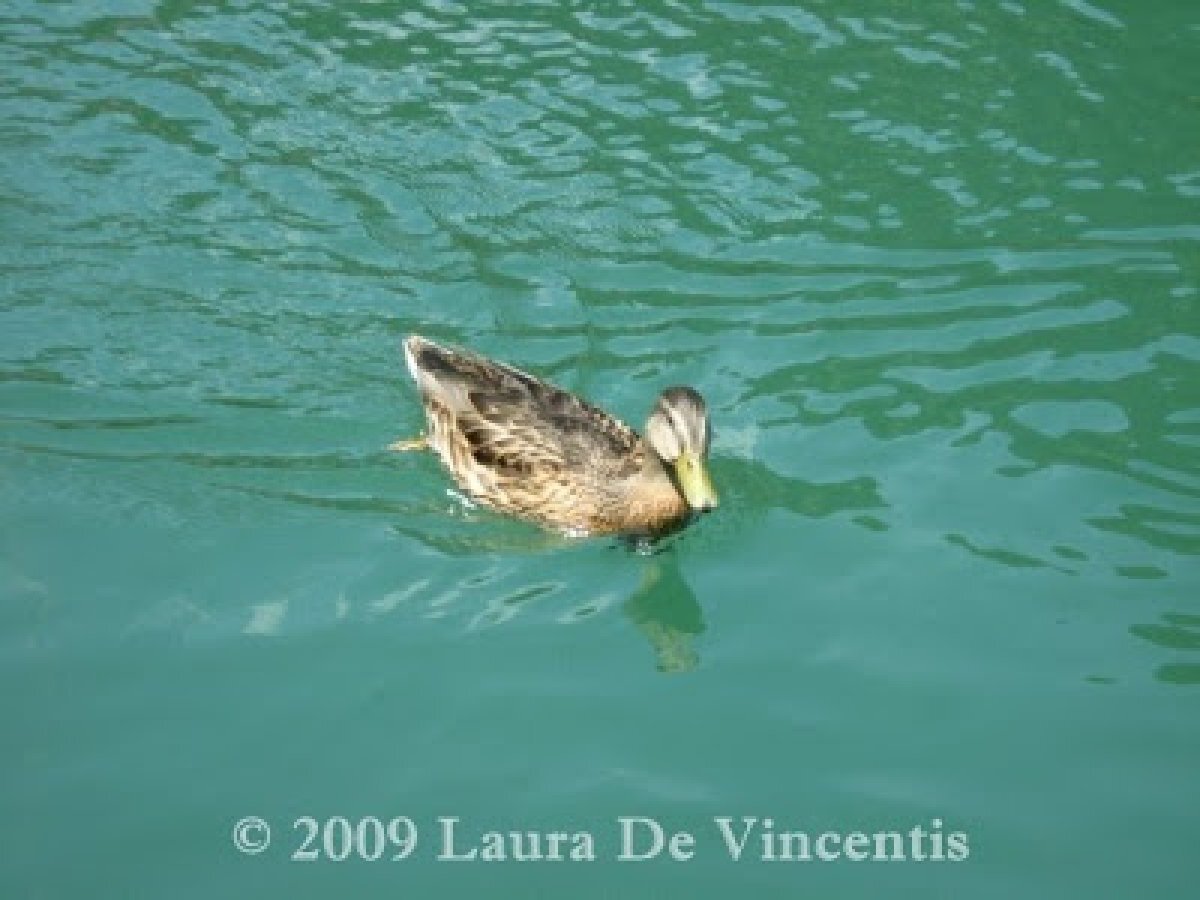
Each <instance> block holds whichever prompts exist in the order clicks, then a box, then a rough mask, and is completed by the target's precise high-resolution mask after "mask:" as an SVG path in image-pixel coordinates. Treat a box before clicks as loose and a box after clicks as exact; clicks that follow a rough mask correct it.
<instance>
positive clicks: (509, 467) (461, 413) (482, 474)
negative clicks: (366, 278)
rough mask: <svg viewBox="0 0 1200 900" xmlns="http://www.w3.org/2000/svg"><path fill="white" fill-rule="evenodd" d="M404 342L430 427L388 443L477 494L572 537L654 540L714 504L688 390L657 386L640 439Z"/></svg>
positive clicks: (705, 441)
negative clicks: (426, 457)
mask: <svg viewBox="0 0 1200 900" xmlns="http://www.w3.org/2000/svg"><path fill="white" fill-rule="evenodd" d="M403 347H404V358H405V362H406V363H407V366H408V371H409V374H410V375H411V376H412V379H413V381H414V382H415V383H416V386H417V388H418V390H419V391H420V394H421V402H422V406H423V407H424V412H425V419H426V424H427V430H426V431H425V432H424V434H422V436H421V437H419V438H416V439H413V440H402V441H397V442H395V443H393V444H391V445H390V446H389V449H391V450H396V451H411V450H431V451H433V453H434V454H436V456H437V457H438V459H439V460H440V461H441V463H442V465H443V466H444V467H445V469H446V470H447V472H449V474H450V476H451V477H452V478H453V479H454V481H455V483H456V484H457V485H458V487H459V489H460V490H461V491H462V492H463V493H465V494H466V495H467V496H468V497H469V498H470V499H471V500H473V501H474V502H476V503H478V504H480V505H482V506H485V507H489V508H491V509H494V510H496V511H498V512H500V513H503V514H506V515H509V516H513V517H516V518H519V519H523V520H526V521H529V522H532V523H534V524H536V525H538V526H541V527H542V528H545V529H549V530H553V531H557V532H560V533H562V534H566V535H571V536H590V535H605V534H617V535H625V536H629V537H654V536H656V535H661V534H664V533H668V532H671V531H674V530H677V529H679V528H681V527H683V526H685V525H686V524H688V523H689V522H690V521H691V520H692V519H694V518H695V517H697V515H698V514H702V513H707V512H710V511H712V510H714V509H716V508H717V505H718V498H717V492H716V490H715V488H714V487H713V483H712V479H711V477H710V475H709V471H708V453H709V446H710V443H711V428H710V426H709V415H708V406H707V404H706V403H705V401H704V398H703V397H702V396H701V395H700V393H699V392H698V391H696V390H695V389H694V388H691V387H687V386H675V387H668V388H666V389H665V390H663V391H662V392H661V393H660V394H659V395H658V398H657V399H656V400H655V402H654V405H653V406H652V407H651V410H650V413H649V416H648V417H647V419H646V425H645V436H644V437H643V436H642V435H640V434H638V433H637V432H636V431H635V430H634V429H633V428H631V427H629V426H628V425H626V424H625V423H624V422H622V421H620V420H619V419H617V418H616V417H614V416H612V415H610V414H609V413H607V412H605V411H604V410H602V409H600V408H599V407H597V406H594V405H592V404H591V403H589V402H588V401H586V400H584V399H583V398H581V397H578V396H576V395H575V394H573V393H571V392H569V391H566V390H564V389H562V388H560V387H558V386H556V385H554V384H551V383H549V382H548V381H544V380H542V379H540V378H537V377H535V376H533V375H531V374H529V373H528V372H524V371H522V370H520V369H518V368H515V367H513V366H510V365H508V364H506V363H502V362H498V361H496V360H493V359H489V358H487V357H485V356H483V355H481V354H478V353H474V352H472V351H470V350H467V349H464V348H461V347H456V346H444V345H442V344H438V343H436V342H434V341H432V340H429V339H428V338H425V337H422V336H420V335H415V334H414V335H411V336H409V337H407V338H406V339H405V340H404V343H403Z"/></svg>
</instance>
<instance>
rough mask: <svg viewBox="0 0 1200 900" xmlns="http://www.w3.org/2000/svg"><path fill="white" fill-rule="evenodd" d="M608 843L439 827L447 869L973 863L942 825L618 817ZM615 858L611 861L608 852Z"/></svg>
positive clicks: (587, 834)
mask: <svg viewBox="0 0 1200 900" xmlns="http://www.w3.org/2000/svg"><path fill="white" fill-rule="evenodd" d="M614 826H615V827H614V833H613V834H612V835H611V836H608V840H607V841H605V840H602V839H600V838H598V836H597V834H595V833H593V832H592V831H588V830H550V831H530V830H485V829H478V828H472V827H471V826H469V825H467V824H464V823H463V822H462V821H461V819H459V817H458V816H441V817H439V819H438V828H439V835H438V837H439V847H438V853H437V859H438V860H439V861H441V862H541V861H546V862H594V861H595V860H596V859H597V858H598V856H599V855H601V854H603V855H606V856H609V858H613V859H616V860H617V861H619V862H646V861H649V860H653V859H666V860H674V861H676V862H687V861H689V860H691V859H693V858H694V857H695V856H696V855H697V854H698V853H701V854H703V853H709V852H716V853H722V854H724V855H727V856H728V858H729V859H730V860H732V861H734V862H742V861H747V860H755V861H759V862H835V861H837V860H847V861H849V862H861V861H866V860H872V861H881V862H882V861H912V862H961V861H963V860H965V859H966V858H967V857H968V856H969V855H970V845H969V837H968V835H967V833H966V832H964V831H947V830H945V828H944V826H943V824H942V820H941V819H937V818H935V819H932V820H931V821H930V822H929V823H928V824H919V825H915V826H913V827H911V828H907V829H884V830H876V831H861V830H860V831H840V830H820V831H808V830H803V829H795V828H790V827H788V828H784V827H780V826H778V825H777V824H776V822H775V821H774V820H773V819H772V818H770V817H758V816H740V817H733V816H715V817H713V818H712V819H711V820H710V821H709V822H707V823H706V824H705V827H703V828H701V829H698V830H696V831H694V832H693V831H687V830H669V829H667V828H665V827H664V826H663V825H662V824H661V823H660V822H659V821H658V820H657V819H654V818H651V817H649V816H619V817H618V818H617V819H616V821H615V823H614ZM605 848H609V849H610V850H611V854H610V853H608V852H606V851H605Z"/></svg>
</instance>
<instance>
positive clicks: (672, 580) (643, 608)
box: [624, 549, 705, 672]
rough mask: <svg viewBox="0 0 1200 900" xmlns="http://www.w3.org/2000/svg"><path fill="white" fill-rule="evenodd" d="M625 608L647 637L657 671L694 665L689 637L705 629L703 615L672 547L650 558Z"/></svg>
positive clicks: (693, 651)
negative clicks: (654, 657)
mask: <svg viewBox="0 0 1200 900" xmlns="http://www.w3.org/2000/svg"><path fill="white" fill-rule="evenodd" d="M624 612H625V615H626V616H628V617H629V620H630V621H631V622H633V624H634V626H635V627H636V628H637V630H638V631H640V632H641V633H642V634H643V635H645V637H646V639H647V640H648V641H650V645H651V646H652V647H653V648H654V654H655V656H656V657H657V659H658V670H659V671H660V672H687V671H690V670H692V669H694V668H696V664H697V663H698V662H699V659H700V658H699V656H698V655H697V653H696V650H695V648H693V647H692V638H693V637H695V636H696V635H698V634H700V633H702V632H703V631H704V628H705V625H704V617H703V613H702V612H701V610H700V604H699V603H698V602H697V601H696V595H695V594H694V593H693V592H692V589H691V587H690V586H689V585H688V583H687V582H686V581H685V580H684V578H683V573H682V571H681V570H680V568H679V560H678V559H677V558H676V555H675V553H674V551H673V550H672V549H668V550H667V551H666V552H665V553H661V554H658V555H656V556H653V557H651V558H650V559H649V561H648V563H647V565H646V569H645V571H644V572H643V574H642V582H641V584H640V585H639V586H638V589H637V590H636V591H634V592H633V594H632V596H630V598H629V599H628V600H627V601H626V602H625V606H624Z"/></svg>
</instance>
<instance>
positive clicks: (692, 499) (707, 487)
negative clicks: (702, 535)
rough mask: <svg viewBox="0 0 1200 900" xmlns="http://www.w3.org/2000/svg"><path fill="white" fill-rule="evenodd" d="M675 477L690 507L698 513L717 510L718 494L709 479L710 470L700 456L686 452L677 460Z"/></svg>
mask: <svg viewBox="0 0 1200 900" xmlns="http://www.w3.org/2000/svg"><path fill="white" fill-rule="evenodd" d="M675 477H676V478H677V479H678V480H679V487H680V489H681V490H682V491H683V499H685V500H687V502H688V506H690V507H691V508H692V509H694V510H696V511H698V512H708V511H709V510H710V509H716V508H717V502H718V501H717V492H716V490H715V489H714V488H713V484H712V479H711V478H709V477H708V468H707V467H706V466H705V465H704V460H703V459H701V458H700V456H699V454H696V453H693V452H692V451H690V450H685V451H684V452H683V453H681V454H680V455H679V459H677V460H675Z"/></svg>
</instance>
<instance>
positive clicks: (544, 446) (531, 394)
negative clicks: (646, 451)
mask: <svg viewBox="0 0 1200 900" xmlns="http://www.w3.org/2000/svg"><path fill="white" fill-rule="evenodd" d="M404 352H405V357H406V359H407V362H408V368H409V371H410V372H411V373H412V376H413V379H414V380H415V381H416V382H417V384H418V385H419V387H420V389H421V393H422V395H423V397H424V399H425V403H426V406H427V407H428V408H429V409H430V412H431V417H430V421H431V425H432V426H433V430H434V431H435V432H436V431H438V425H437V422H436V421H435V418H434V413H435V412H436V414H437V419H438V420H441V421H442V422H443V423H444V424H443V426H442V428H443V430H445V431H451V430H452V431H453V432H455V434H453V435H450V434H446V435H443V436H441V437H442V438H444V439H445V440H446V441H447V443H449V442H451V441H453V443H455V444H458V445H459V452H458V453H451V454H450V455H452V456H458V457H460V458H461V455H463V451H466V453H469V455H470V457H471V459H472V460H473V461H474V463H475V464H476V465H478V466H482V467H485V468H487V469H490V470H492V471H493V472H494V473H496V474H497V475H501V476H509V477H522V476H531V475H541V476H551V477H553V476H558V477H561V476H568V475H571V474H572V473H579V474H586V475H587V476H588V477H589V478H592V479H604V478H621V477H627V476H629V475H631V474H633V473H634V472H636V471H638V470H639V469H640V468H641V464H642V456H643V450H642V442H641V438H640V437H639V436H638V434H637V433H636V432H635V431H634V430H633V429H632V428H630V427H629V426H628V425H626V424H625V423H623V422H621V421H620V420H618V419H616V418H614V417H613V416H610V415H609V414H608V413H606V412H604V411H603V410H602V409H599V408H598V407H596V406H593V405H592V404H590V403H588V402H587V401H585V400H583V399H581V398H580V397H577V396H575V395H574V394H572V393H570V392H568V391H565V390H563V389H562V388H559V387H557V386H555V385H553V384H550V383H549V382H546V381H543V380H541V379H539V378H535V377H534V376H532V375H530V374H529V373H527V372H523V371H521V370H520V369H517V368H514V367H513V366H509V365H506V364H504V363H500V362H496V361H495V360H491V359H487V358H486V357H483V356H479V355H478V354H475V353H471V352H469V351H466V350H462V349H459V348H451V347H444V346H442V345H440V344H436V343H434V342H433V341H430V340H428V339H426V338H423V337H420V336H418V335H413V336H412V337H410V338H408V339H407V340H406V341H405V342H404ZM433 438H434V441H435V443H436V442H437V441H438V440H439V435H438V434H436V433H435V434H434V435H433ZM446 449H447V450H448V451H449V450H450V449H451V448H450V447H449V446H447V447H446ZM439 452H440V453H441V452H442V451H441V450H440V449H439ZM442 455H443V457H444V458H446V454H445V453H443V454H442Z"/></svg>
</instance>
